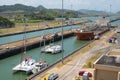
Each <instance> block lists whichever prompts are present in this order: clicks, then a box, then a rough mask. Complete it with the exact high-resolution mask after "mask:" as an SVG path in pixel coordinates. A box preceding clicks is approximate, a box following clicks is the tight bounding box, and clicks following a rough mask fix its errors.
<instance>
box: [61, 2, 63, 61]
mask: <svg viewBox="0 0 120 80" xmlns="http://www.w3.org/2000/svg"><path fill="white" fill-rule="evenodd" d="M63 14H64V10H63V0H62V26H61V27H62V63H63V57H64V55H63Z"/></svg>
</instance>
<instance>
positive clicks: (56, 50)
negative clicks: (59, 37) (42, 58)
mask: <svg viewBox="0 0 120 80" xmlns="http://www.w3.org/2000/svg"><path fill="white" fill-rule="evenodd" d="M41 51H42V52H45V53H52V54H55V53H59V52H61V51H62V47H61V46H60V45H48V46H45V47H44V48H42V49H41Z"/></svg>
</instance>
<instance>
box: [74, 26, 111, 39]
mask: <svg viewBox="0 0 120 80" xmlns="http://www.w3.org/2000/svg"><path fill="white" fill-rule="evenodd" d="M107 31H109V29H108V28H106V29H102V30H100V31H88V32H74V34H75V35H76V36H77V39H78V40H92V39H94V37H95V34H97V35H98V36H100V35H102V34H104V33H105V32H107Z"/></svg>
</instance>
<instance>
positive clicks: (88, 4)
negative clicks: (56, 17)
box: [0, 0, 120, 12]
mask: <svg viewBox="0 0 120 80" xmlns="http://www.w3.org/2000/svg"><path fill="white" fill-rule="evenodd" d="M63 1H64V8H65V9H73V10H79V9H90V10H99V11H107V12H110V10H111V12H117V11H120V8H119V7H120V0H63ZM16 3H19V4H25V5H30V6H35V7H36V6H38V5H43V6H44V7H46V8H60V9H61V3H62V0H1V1H0V5H11V4H16ZM71 5H72V6H71ZM110 5H111V9H110Z"/></svg>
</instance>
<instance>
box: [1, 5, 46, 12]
mask: <svg viewBox="0 0 120 80" xmlns="http://www.w3.org/2000/svg"><path fill="white" fill-rule="evenodd" d="M43 9H46V8H45V7H43V6H41V5H40V6H38V7H33V6H26V5H23V4H15V5H3V6H0V12H3V13H7V12H34V11H38V10H43Z"/></svg>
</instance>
